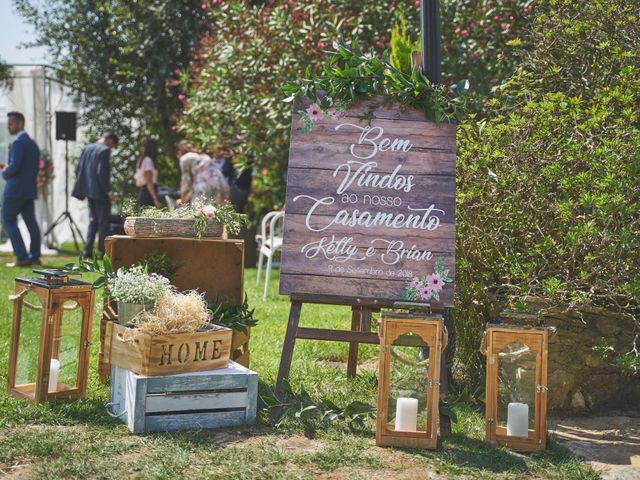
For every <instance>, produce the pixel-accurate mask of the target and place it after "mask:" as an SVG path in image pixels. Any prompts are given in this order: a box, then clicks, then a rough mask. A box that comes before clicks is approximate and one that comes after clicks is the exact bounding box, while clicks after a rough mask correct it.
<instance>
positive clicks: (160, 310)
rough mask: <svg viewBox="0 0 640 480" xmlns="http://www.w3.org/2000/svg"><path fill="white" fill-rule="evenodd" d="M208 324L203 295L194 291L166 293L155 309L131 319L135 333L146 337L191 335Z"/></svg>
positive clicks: (207, 313)
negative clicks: (143, 334) (146, 335)
mask: <svg viewBox="0 0 640 480" xmlns="http://www.w3.org/2000/svg"><path fill="white" fill-rule="evenodd" d="M208 323H209V312H208V308H207V302H206V300H205V299H204V294H201V293H198V292H196V291H195V290H192V291H189V292H185V293H180V292H175V291H170V292H167V293H165V294H164V295H162V296H161V297H160V298H159V299H158V301H157V302H156V306H155V308H153V309H152V310H149V311H144V312H141V313H140V314H138V315H137V316H136V317H135V318H134V319H133V324H134V325H135V327H136V329H137V331H138V332H141V333H146V334H148V335H171V334H176V333H193V332H196V331H197V330H198V329H199V328H200V327H202V326H204V325H207V324H208Z"/></svg>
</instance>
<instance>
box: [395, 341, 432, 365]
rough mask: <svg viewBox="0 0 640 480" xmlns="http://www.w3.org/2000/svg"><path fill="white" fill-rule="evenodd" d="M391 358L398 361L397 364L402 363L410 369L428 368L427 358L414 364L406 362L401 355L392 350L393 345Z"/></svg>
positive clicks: (410, 361)
mask: <svg viewBox="0 0 640 480" xmlns="http://www.w3.org/2000/svg"><path fill="white" fill-rule="evenodd" d="M425 346H426V345H425ZM391 356H392V357H393V358H395V359H396V360H398V361H399V362H401V363H404V364H405V365H409V366H411V367H424V366H428V365H429V358H426V359H424V360H421V361H419V362H414V361H413V360H408V359H406V358H404V357H403V356H402V355H400V354H399V353H398V352H396V351H395V350H394V348H393V345H391Z"/></svg>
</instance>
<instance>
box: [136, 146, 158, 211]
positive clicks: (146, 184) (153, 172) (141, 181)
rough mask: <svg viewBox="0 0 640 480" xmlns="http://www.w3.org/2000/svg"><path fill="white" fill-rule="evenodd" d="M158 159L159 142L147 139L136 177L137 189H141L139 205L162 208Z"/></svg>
mask: <svg viewBox="0 0 640 480" xmlns="http://www.w3.org/2000/svg"><path fill="white" fill-rule="evenodd" d="M157 158H158V142H157V140H156V139H155V138H151V137H147V138H145V140H144V145H143V148H142V155H141V156H140V158H139V159H138V166H137V168H136V174H135V176H134V178H135V180H136V187H140V194H139V195H138V203H139V204H140V205H143V206H149V207H154V206H155V207H156V208H160V207H161V205H160V200H159V199H158V193H157V190H156V184H157V183H158V170H157V169H156V159H157Z"/></svg>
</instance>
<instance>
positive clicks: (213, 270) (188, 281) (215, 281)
mask: <svg viewBox="0 0 640 480" xmlns="http://www.w3.org/2000/svg"><path fill="white" fill-rule="evenodd" d="M105 251H106V254H107V255H109V258H111V262H112V263H113V267H114V268H115V269H118V268H120V267H130V266H132V265H135V264H136V263H139V262H141V261H142V259H143V258H144V257H145V255H147V254H149V253H155V252H159V253H165V254H166V255H167V256H168V257H169V259H171V261H172V262H180V263H182V267H181V268H180V269H179V270H178V271H177V272H176V274H175V276H174V277H173V278H172V279H171V283H172V284H173V285H175V286H176V288H177V289H178V290H181V291H184V290H194V289H195V290H198V291H199V292H202V293H204V296H205V298H206V299H207V301H209V302H211V301H213V300H215V299H216V298H218V299H220V300H221V301H225V302H227V303H242V301H243V300H244V298H243V297H244V294H243V280H244V278H243V276H244V268H243V265H244V242H242V240H210V239H204V238H203V239H202V240H196V239H191V238H137V237H135V238H134V237H128V236H125V235H115V236H113V237H107V239H106V241H105Z"/></svg>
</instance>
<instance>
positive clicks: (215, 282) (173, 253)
mask: <svg viewBox="0 0 640 480" xmlns="http://www.w3.org/2000/svg"><path fill="white" fill-rule="evenodd" d="M105 251H106V254H107V255H109V258H111V262H112V263H113V266H114V268H116V269H118V268H120V267H130V266H132V265H135V264H136V263H139V262H140V261H142V259H143V258H144V257H145V255H147V254H148V253H152V252H159V253H165V254H166V255H167V256H168V257H169V259H171V261H172V262H180V263H182V267H181V268H180V269H179V270H178V271H177V272H176V274H175V276H174V277H173V278H172V279H171V282H172V283H173V284H174V285H175V286H176V287H177V288H178V290H182V291H183V290H194V289H195V290H198V291H199V292H203V293H204V295H205V298H206V300H207V301H209V302H211V301H213V300H215V299H220V300H221V301H225V302H228V303H242V301H243V300H244V290H243V286H244V283H243V282H244V267H243V265H244V242H243V241H242V240H212V239H202V240H196V239H191V238H168V237H167V238H138V237H135V238H134V237H129V236H126V235H114V236H111V237H107V239H106V240H105ZM116 315H117V306H116V303H115V302H111V303H110V304H109V303H107V302H105V305H104V312H103V315H102V321H101V323H100V355H99V358H98V373H99V375H100V378H101V380H102V381H106V380H107V379H108V378H109V374H110V372H111V366H110V364H109V361H108V359H107V358H106V350H105V339H106V328H107V324H108V323H110V322H112V321H113V320H114V319H115V318H116ZM240 355H242V354H240ZM247 366H248V364H247Z"/></svg>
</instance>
